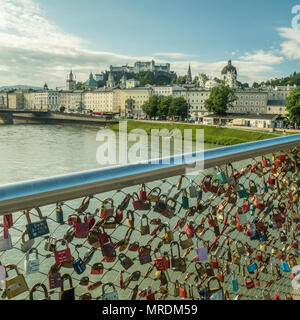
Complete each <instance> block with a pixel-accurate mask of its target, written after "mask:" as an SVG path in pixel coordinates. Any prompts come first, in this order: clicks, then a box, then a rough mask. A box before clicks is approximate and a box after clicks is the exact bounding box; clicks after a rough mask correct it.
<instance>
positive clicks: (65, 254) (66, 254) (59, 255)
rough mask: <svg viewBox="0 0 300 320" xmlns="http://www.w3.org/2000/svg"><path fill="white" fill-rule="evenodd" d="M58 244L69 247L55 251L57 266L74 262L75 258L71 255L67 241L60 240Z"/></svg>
mask: <svg viewBox="0 0 300 320" xmlns="http://www.w3.org/2000/svg"><path fill="white" fill-rule="evenodd" d="M56 242H60V243H61V244H63V245H64V244H65V245H66V246H67V248H66V249H63V250H56V251H54V258H55V263H56V264H61V263H64V262H72V260H73V257H72V255H71V250H70V248H69V247H68V243H67V241H65V240H63V239H60V240H57V241H56ZM56 248H57V246H56Z"/></svg>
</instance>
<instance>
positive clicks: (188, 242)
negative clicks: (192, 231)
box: [179, 231, 193, 249]
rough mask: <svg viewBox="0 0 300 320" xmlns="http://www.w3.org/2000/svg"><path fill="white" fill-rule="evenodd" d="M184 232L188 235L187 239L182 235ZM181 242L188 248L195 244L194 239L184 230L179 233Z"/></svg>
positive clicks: (182, 246)
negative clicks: (183, 238)
mask: <svg viewBox="0 0 300 320" xmlns="http://www.w3.org/2000/svg"><path fill="white" fill-rule="evenodd" d="M184 234H185V235H186V237H187V239H185V240H182V236H183V235H184ZM179 244H180V246H181V248H182V249H187V248H190V247H192V246H193V240H192V238H190V237H189V236H188V234H187V233H186V232H184V231H183V232H180V234H179Z"/></svg>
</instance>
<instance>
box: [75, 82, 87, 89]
mask: <svg viewBox="0 0 300 320" xmlns="http://www.w3.org/2000/svg"><path fill="white" fill-rule="evenodd" d="M84 89H85V83H84V82H80V81H78V82H77V83H76V90H84Z"/></svg>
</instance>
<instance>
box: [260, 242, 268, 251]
mask: <svg viewBox="0 0 300 320" xmlns="http://www.w3.org/2000/svg"><path fill="white" fill-rule="evenodd" d="M259 248H260V250H261V251H266V250H267V246H266V244H265V243H263V242H261V243H260V245H259Z"/></svg>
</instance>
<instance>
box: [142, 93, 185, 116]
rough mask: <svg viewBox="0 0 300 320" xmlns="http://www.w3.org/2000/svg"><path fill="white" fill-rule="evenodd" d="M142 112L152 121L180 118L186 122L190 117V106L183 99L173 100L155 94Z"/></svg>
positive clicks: (170, 97)
mask: <svg viewBox="0 0 300 320" xmlns="http://www.w3.org/2000/svg"><path fill="white" fill-rule="evenodd" d="M142 110H143V111H144V113H145V114H146V116H147V117H148V118H150V119H152V118H156V117H159V118H161V119H166V118H167V117H178V118H180V119H182V120H184V119H186V118H187V117H188V110H189V104H188V102H187V101H186V100H185V99H184V98H183V97H178V98H173V97H172V96H160V95H157V94H154V95H153V96H151V97H150V98H149V100H148V101H147V102H146V103H144V105H143V106H142Z"/></svg>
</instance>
